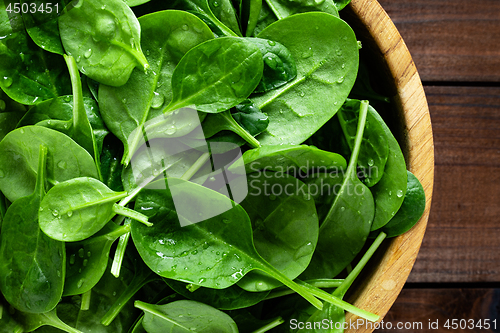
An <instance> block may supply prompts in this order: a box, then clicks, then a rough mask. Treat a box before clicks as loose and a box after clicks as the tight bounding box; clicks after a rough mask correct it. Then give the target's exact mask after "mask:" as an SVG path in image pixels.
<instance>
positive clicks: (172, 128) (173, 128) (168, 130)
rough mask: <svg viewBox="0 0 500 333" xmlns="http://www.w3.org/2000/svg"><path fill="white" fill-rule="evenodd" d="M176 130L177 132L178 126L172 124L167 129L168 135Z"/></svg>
mask: <svg viewBox="0 0 500 333" xmlns="http://www.w3.org/2000/svg"><path fill="white" fill-rule="evenodd" d="M175 132H177V128H176V127H175V126H171V127H170V128H168V129H167V130H166V131H165V133H167V134H168V135H174V134H175Z"/></svg>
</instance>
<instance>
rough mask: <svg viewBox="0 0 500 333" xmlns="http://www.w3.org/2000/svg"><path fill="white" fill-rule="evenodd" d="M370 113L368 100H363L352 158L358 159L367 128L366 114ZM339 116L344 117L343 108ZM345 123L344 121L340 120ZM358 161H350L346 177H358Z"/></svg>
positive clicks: (353, 159)
mask: <svg viewBox="0 0 500 333" xmlns="http://www.w3.org/2000/svg"><path fill="white" fill-rule="evenodd" d="M367 114H368V101H361V106H360V108H359V120H358V127H357V130H356V141H355V142H354V148H353V150H352V154H351V160H352V161H357V159H358V156H359V150H360V148H361V142H362V141H363V132H364V130H365V124H366V115H367ZM339 117H340V118H342V110H341V111H340V112H339ZM340 123H341V124H342V123H343V122H342V121H341V122H340ZM356 168H357V163H349V166H348V167H347V171H346V177H351V178H353V177H357V176H356Z"/></svg>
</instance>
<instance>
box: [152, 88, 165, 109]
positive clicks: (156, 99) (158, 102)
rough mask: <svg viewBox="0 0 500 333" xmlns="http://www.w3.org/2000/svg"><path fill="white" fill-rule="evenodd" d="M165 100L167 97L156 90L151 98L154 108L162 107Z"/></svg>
mask: <svg viewBox="0 0 500 333" xmlns="http://www.w3.org/2000/svg"><path fill="white" fill-rule="evenodd" d="M164 102H165V97H164V96H163V95H162V94H160V93H157V92H156V91H155V92H154V94H153V99H152V100H151V107H152V108H153V109H159V108H161V107H162V105H163V103H164Z"/></svg>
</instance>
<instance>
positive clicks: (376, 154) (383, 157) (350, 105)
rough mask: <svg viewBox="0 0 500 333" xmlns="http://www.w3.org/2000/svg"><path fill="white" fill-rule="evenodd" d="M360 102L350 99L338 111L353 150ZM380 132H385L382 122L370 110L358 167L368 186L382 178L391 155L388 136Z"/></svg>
mask: <svg viewBox="0 0 500 333" xmlns="http://www.w3.org/2000/svg"><path fill="white" fill-rule="evenodd" d="M360 103H361V101H359V100H352V99H349V100H347V101H346V102H345V103H344V105H343V106H342V108H341V109H340V111H339V112H338V113H337V116H338V118H339V121H340V126H341V128H342V131H343V133H344V137H345V138H346V142H347V144H348V146H349V149H350V150H351V151H352V150H353V148H354V140H355V138H356V127H357V126H356V124H357V123H358V118H359V113H358V110H359V107H360ZM369 108H370V106H369ZM372 111H374V110H372ZM380 133H384V129H383V127H382V124H381V123H380V121H379V120H378V119H377V118H375V117H374V116H373V112H368V114H367V117H366V126H365V131H364V133H363V141H362V142H361V148H360V151H359V156H358V168H359V169H360V171H359V172H358V175H359V176H361V177H360V178H361V179H362V181H363V182H364V183H365V184H366V185H367V186H368V187H372V186H373V185H375V184H376V183H377V182H378V181H379V180H380V179H381V178H382V176H383V174H384V168H385V164H386V163H387V159H388V157H389V145H388V143H387V141H388V138H387V136H385V135H380Z"/></svg>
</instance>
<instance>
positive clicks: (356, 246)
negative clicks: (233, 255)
mask: <svg viewBox="0 0 500 333" xmlns="http://www.w3.org/2000/svg"><path fill="white" fill-rule="evenodd" d="M367 112H368V102H367V101H362V102H361V103H360V110H359V122H358V128H357V133H356V141H355V144H354V149H353V153H352V155H351V159H350V161H349V166H348V168H347V171H346V173H345V176H344V179H343V182H342V186H341V187H340V189H339V191H338V193H336V197H335V200H334V202H333V205H332V206H331V208H330V211H329V212H328V214H327V216H326V217H325V219H324V220H323V221H322V223H321V225H320V228H319V239H318V244H317V247H316V251H315V252H314V255H313V258H312V260H311V264H310V265H309V267H308V268H307V269H306V271H305V272H304V273H303V274H302V275H301V278H303V279H304V278H305V279H311V278H326V277H334V276H336V275H337V274H339V273H340V272H341V271H342V270H343V269H344V268H345V267H346V266H347V265H348V264H349V263H350V262H351V261H352V260H353V259H354V257H355V256H356V254H357V253H358V252H359V251H360V250H361V248H362V247H363V245H364V244H365V241H366V239H367V237H368V235H369V233H370V228H371V224H372V221H373V218H374V213H375V207H374V202H373V196H372V194H371V192H370V190H369V189H368V187H366V185H364V184H363V183H362V182H361V181H360V180H359V179H358V177H357V175H356V166H357V160H358V156H359V152H360V148H361V141H362V138H363V132H364V128H365V124H366V117H367Z"/></svg>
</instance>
